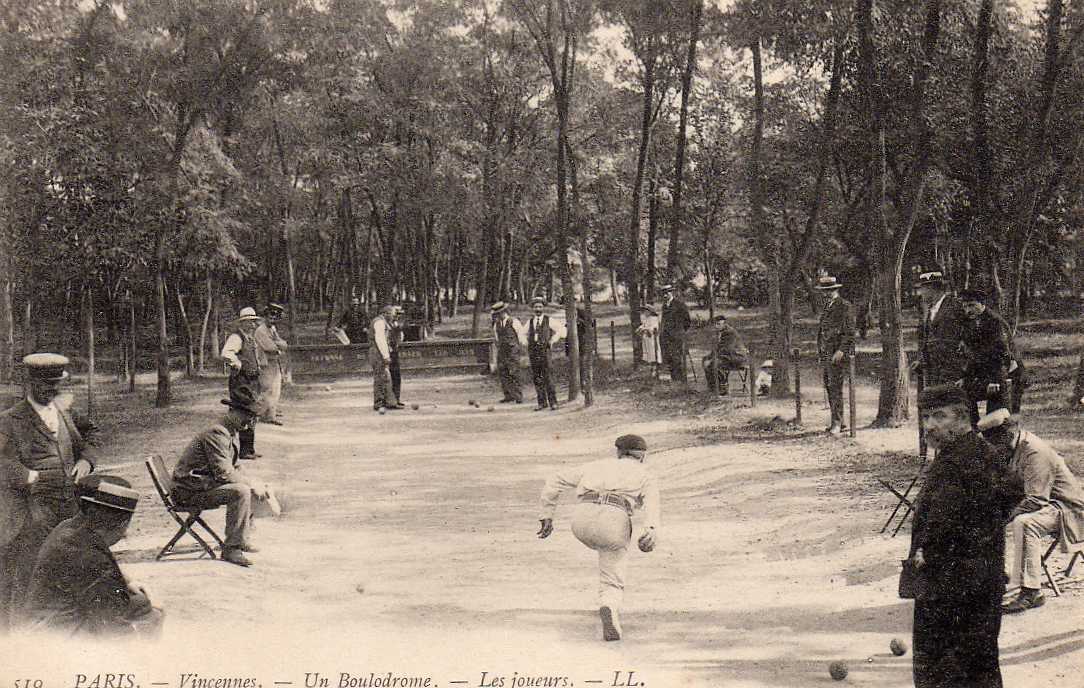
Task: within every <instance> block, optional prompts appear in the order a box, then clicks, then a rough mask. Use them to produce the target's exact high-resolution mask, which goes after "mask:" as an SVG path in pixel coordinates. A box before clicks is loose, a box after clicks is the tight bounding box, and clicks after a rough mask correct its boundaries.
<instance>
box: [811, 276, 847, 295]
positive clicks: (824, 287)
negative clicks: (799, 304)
mask: <svg viewBox="0 0 1084 688" xmlns="http://www.w3.org/2000/svg"><path fill="white" fill-rule="evenodd" d="M842 286H843V283H842V282H838V281H837V280H836V278H835V277H832V276H830V275H825V276H824V277H819V278H817V286H816V287H815V288H816V289H820V290H821V291H831V290H832V289H839V288H840V287H842Z"/></svg>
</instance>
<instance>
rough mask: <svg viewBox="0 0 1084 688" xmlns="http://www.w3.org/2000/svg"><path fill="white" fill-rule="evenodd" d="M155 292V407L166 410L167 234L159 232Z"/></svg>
mask: <svg viewBox="0 0 1084 688" xmlns="http://www.w3.org/2000/svg"><path fill="white" fill-rule="evenodd" d="M155 257H156V261H155V263H156V264H155V270H154V291H155V304H156V306H157V312H158V356H157V361H158V394H157V396H156V398H155V401H154V405H155V406H156V407H158V408H166V407H167V406H169V405H170V402H171V401H172V399H171V397H172V389H171V387H172V384H171V381H170V379H169V333H168V332H167V330H166V232H164V231H162V232H159V234H158V238H157V240H156V247H155Z"/></svg>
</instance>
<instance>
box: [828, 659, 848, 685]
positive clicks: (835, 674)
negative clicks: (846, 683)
mask: <svg viewBox="0 0 1084 688" xmlns="http://www.w3.org/2000/svg"><path fill="white" fill-rule="evenodd" d="M828 674H829V675H830V676H831V677H832V678H834V679H835V680H837V681H842V680H843V679H845V678H847V665H846V664H844V663H843V662H832V663H831V664H829V665H828Z"/></svg>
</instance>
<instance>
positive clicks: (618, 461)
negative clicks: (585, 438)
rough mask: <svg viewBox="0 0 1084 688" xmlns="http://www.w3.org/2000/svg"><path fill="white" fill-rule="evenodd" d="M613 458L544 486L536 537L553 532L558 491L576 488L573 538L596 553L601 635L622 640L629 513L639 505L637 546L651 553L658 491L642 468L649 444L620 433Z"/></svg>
mask: <svg viewBox="0 0 1084 688" xmlns="http://www.w3.org/2000/svg"><path fill="white" fill-rule="evenodd" d="M614 446H615V447H617V454H616V456H611V457H609V458H606V459H599V460H598V461H592V462H591V463H587V464H583V465H582V466H576V467H572V468H568V469H564V470H561V471H560V472H558V473H557V474H555V475H554V476H553V477H551V478H550V479H549V480H547V481H546V486H545V487H544V488H542V517H541V518H540V519H539V520H540V521H541V522H542V527H541V528H539V529H538V537H540V538H545V537H549V535H550V533H552V532H553V513H554V510H555V509H556V507H557V500H558V499H559V498H560V496H561V493H562V492H564V491H565V490H567V489H568V488H574V489H575V490H576V497H577V498H578V499H579V502H580V503H579V504H577V505H576V510H575V511H574V512H573V515H572V534H573V535H575V536H576V539H577V540H579V541H580V542H582V543H583V544H585V545H587V546H588V547H590V548H591V549H593V550H595V551H597V552H598V568H599V605H600V606H599V610H598V611H599V616H600V617H601V619H602V637H603V639H605V640H620V639H621V620H620V616H619V612H620V607H621V603H622V600H623V598H624V593H625V570H626V569H627V567H628V552H629V544H630V543H631V541H632V514H633V512H634V510H635V509H637V508H639V507H643V509H644V513H645V517H644V528H643V532H642V533H641V534H640V537H639V538H637V545H638V546H639V548H640V551H641V552H650V551H651V550H653V549H655V529H656V527H658V525H659V488H658V486H657V485H656V484H655V481H654V479H653V478H652V476H651V473H650V472H649V471H648V470H647V467H645V466H644V458H645V457H646V456H647V442H646V441H645V440H644V438H643V437H640V436H639V435H622V436H621V437H618V438H617V440H616V441H615V442H614Z"/></svg>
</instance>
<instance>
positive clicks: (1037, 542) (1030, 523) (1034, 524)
mask: <svg viewBox="0 0 1084 688" xmlns="http://www.w3.org/2000/svg"><path fill="white" fill-rule="evenodd" d="M978 427H979V429H980V430H983V433H984V434H985V436H986V437H987V439H989V440H990V441H991V442H992V443H994V444H995V445H997V446H1000V447H1002V448H1003V449H1005V450H1006V451H1007V452H1011V454H1010V458H1009V468H1010V469H1011V470H1012V471H1013V472H1014V473H1015V474H1016V475H1017V476H1019V477H1020V478H1021V479H1022V481H1023V486H1024V498H1023V499H1022V500H1020V502H1019V504H1017V505H1016V507H1015V508H1014V509H1013V510H1012V513H1011V514H1010V517H1009V525H1008V527H1007V532H1006V538H1007V543H1011V545H1012V546H1011V550H1012V554H1013V556H1009V554H1010V553H1009V552H1008V551H1006V557H1005V568H1006V573H1007V574H1008V576H1009V587H1010V588H1014V587H1015V586H1016V585H1017V584H1019V586H1020V593H1019V594H1018V595H1017V596H1016V597H1015V598H1013V599H1011V600H1009V601H1008V602H1006V603H1005V604H1004V605H1003V606H1002V611H1003V612H1004V613H1006V614H1015V613H1018V612H1023V611H1027V610H1028V609H1034V608H1035V607H1040V606H1042V605H1043V603H1044V602H1045V599H1044V598H1043V594H1042V591H1041V585H1042V575H1043V568H1042V556H1043V552H1045V551H1046V546H1045V544H1044V542H1043V539H1044V538H1046V537H1048V536H1053V537H1055V538H1057V539H1058V541H1059V542H1061V545H1062V550H1063V551H1067V550H1069V549H1073V550H1079V549H1081V548H1084V490H1082V489H1081V486H1080V482H1079V481H1078V480H1077V478H1076V476H1074V475H1073V473H1072V472H1071V471H1070V470H1069V467H1068V466H1066V464H1065V459H1063V458H1062V457H1061V455H1059V454H1058V453H1057V452H1056V451H1054V450H1053V448H1051V447H1050V445H1049V444H1047V443H1046V442H1044V441H1043V440H1041V439H1039V438H1038V437H1036V436H1035V435H1033V434H1032V433H1030V432H1028V431H1027V430H1024V429H1023V428H1021V427H1020V424H1019V422H1017V420H1016V419H1015V418H1013V417H1011V416H1009V414H1008V412H1007V411H1006V410H1005V409H1001V410H998V411H996V412H994V413H992V414H988V415H987V416H986V417H984V418H983V419H982V420H981V421H979V426H978ZM1006 549H1007V550H1008V549H1010V548H1008V547H1007V548H1006Z"/></svg>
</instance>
